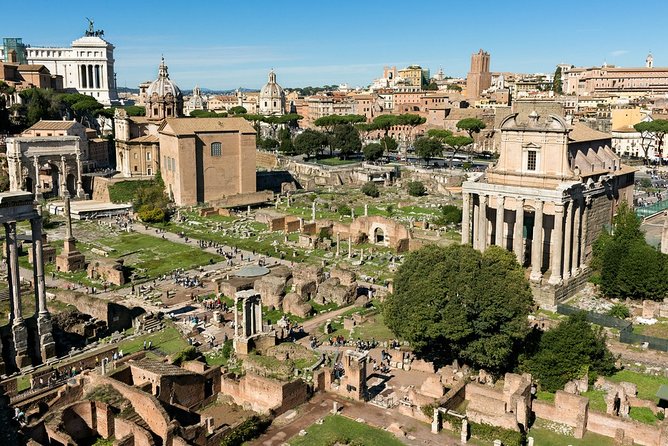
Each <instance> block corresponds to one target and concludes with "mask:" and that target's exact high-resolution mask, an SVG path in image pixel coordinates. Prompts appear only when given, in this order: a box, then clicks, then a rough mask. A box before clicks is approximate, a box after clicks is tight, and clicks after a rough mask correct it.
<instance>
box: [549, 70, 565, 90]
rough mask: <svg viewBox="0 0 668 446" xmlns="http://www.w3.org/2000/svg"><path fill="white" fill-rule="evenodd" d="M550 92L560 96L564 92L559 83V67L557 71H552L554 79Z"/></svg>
mask: <svg viewBox="0 0 668 446" xmlns="http://www.w3.org/2000/svg"><path fill="white" fill-rule="evenodd" d="M552 91H554V92H555V93H556V94H562V93H563V92H564V91H563V87H562V81H561V67H557V69H556V70H554V78H553V80H552Z"/></svg>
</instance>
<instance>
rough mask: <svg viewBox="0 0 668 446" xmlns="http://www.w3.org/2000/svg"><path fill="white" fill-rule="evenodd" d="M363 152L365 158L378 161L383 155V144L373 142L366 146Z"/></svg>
mask: <svg viewBox="0 0 668 446" xmlns="http://www.w3.org/2000/svg"><path fill="white" fill-rule="evenodd" d="M362 153H364V159H365V160H367V161H377V160H379V159H380V158H381V157H382V156H383V146H381V145H380V144H378V143H377V142H372V143H371V144H367V145H366V146H364V148H363V149H362Z"/></svg>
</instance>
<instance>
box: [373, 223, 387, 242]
mask: <svg viewBox="0 0 668 446" xmlns="http://www.w3.org/2000/svg"><path fill="white" fill-rule="evenodd" d="M373 242H374V243H376V244H384V243H385V232H384V231H383V228H381V227H378V228H376V229H374V231H373Z"/></svg>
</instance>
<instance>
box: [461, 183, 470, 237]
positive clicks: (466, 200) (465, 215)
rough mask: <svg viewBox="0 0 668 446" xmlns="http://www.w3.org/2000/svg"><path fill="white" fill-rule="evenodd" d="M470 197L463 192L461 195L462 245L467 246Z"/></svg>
mask: <svg viewBox="0 0 668 446" xmlns="http://www.w3.org/2000/svg"><path fill="white" fill-rule="evenodd" d="M470 207H471V195H470V194H468V193H466V192H464V193H463V195H462V244H464V245H468V244H469V243H470V242H471V221H470V218H471V215H470Z"/></svg>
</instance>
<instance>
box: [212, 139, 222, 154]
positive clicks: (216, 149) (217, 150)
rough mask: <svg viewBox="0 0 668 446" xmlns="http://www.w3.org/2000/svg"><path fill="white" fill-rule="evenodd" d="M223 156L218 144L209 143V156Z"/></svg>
mask: <svg viewBox="0 0 668 446" xmlns="http://www.w3.org/2000/svg"><path fill="white" fill-rule="evenodd" d="M222 154H223V149H222V146H221V144H220V143H219V142H213V143H211V156H221V155H222Z"/></svg>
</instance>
